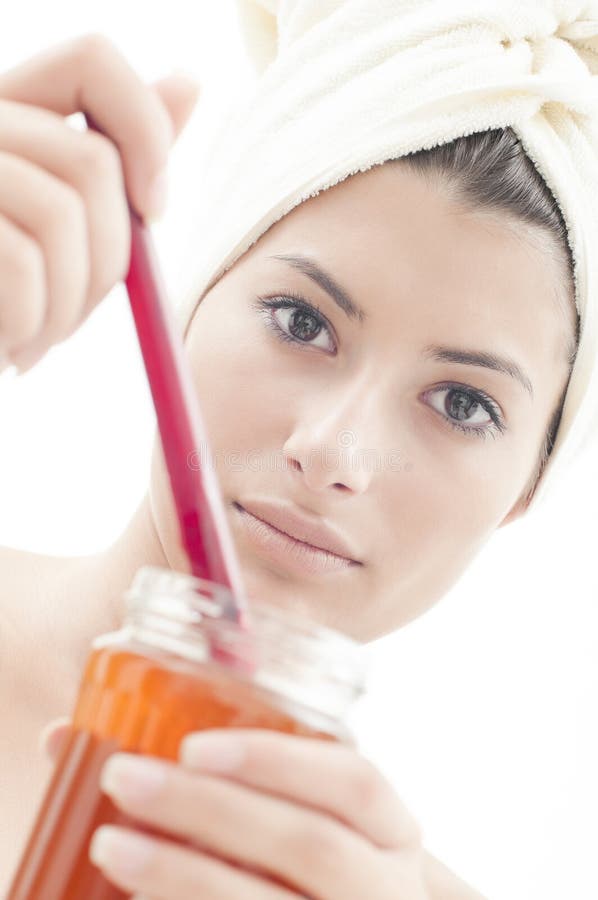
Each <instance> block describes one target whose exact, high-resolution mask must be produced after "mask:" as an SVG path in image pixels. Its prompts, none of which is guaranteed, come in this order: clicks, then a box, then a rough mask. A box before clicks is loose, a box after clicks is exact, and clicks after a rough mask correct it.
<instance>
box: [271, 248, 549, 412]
mask: <svg viewBox="0 0 598 900" xmlns="http://www.w3.org/2000/svg"><path fill="white" fill-rule="evenodd" d="M267 258H268V259H277V260H280V261H281V262H286V263H288V264H289V265H290V266H292V267H293V268H294V269H297V270H298V271H299V272H301V273H302V274H303V275H307V277H308V278H311V280H312V281H314V282H315V283H316V284H317V285H319V286H320V287H321V288H322V290H324V291H326V293H327V294H328V295H329V296H330V297H331V298H332V300H334V302H335V303H336V305H337V306H338V307H340V309H342V310H343V312H344V313H346V315H347V316H348V317H349V318H350V319H358V320H359V322H360V323H362V322H365V320H366V319H367V313H366V312H364V310H363V309H362V308H361V307H360V306H359V305H358V304H357V303H355V301H354V300H353V299H352V298H351V297H350V296H349V294H348V293H347V291H346V290H345V289H344V288H342V287H341V286H340V284H339V283H338V282H337V281H336V279H335V278H334V277H333V276H332V275H331V274H330V272H327V271H326V269H325V268H324V267H323V266H322V265H320V263H317V262H316V261H315V259H312V258H311V257H308V256H304V255H302V254H284V253H281V254H275V255H274V256H269V257H267ZM423 352H424V356H427V357H428V358H429V359H435V360H437V361H438V362H454V363H460V364H461V365H466V366H480V367H482V368H485V369H493V370H494V371H495V372H502V374H503V375H508V376H509V377H510V378H514V379H515V380H516V381H518V382H519V383H520V384H521V385H522V386H523V387H524V388H525V390H526V391H527V392H528V394H529V395H530V396H531V397H532V398H533V396H534V389H533V387H532V383H531V381H530V379H529V378H528V376H527V375H526V373H525V372H524V371H523V369H522V368H521V366H519V365H518V364H517V363H516V362H515V361H514V360H513V359H509V358H508V357H504V356H498V354H496V353H488V352H484V353H482V352H479V351H476V350H461V349H458V348H456V347H443V346H440V345H438V344H432V345H430V346H428V347H425V348H424V351H423Z"/></svg>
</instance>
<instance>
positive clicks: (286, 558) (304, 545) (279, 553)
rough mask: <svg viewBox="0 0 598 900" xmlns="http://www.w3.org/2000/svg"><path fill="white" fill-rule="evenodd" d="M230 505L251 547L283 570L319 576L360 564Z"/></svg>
mask: <svg viewBox="0 0 598 900" xmlns="http://www.w3.org/2000/svg"><path fill="white" fill-rule="evenodd" d="M232 505H233V508H234V509H235V510H236V512H237V514H238V516H237V519H238V521H239V523H240V525H241V527H242V528H243V532H244V534H245V536H246V537H247V538H248V539H249V540H250V542H251V543H252V544H253V546H254V548H256V549H257V550H258V552H259V553H260V555H262V556H265V557H266V558H267V559H268V560H269V561H270V562H275V563H277V564H278V565H279V566H282V567H283V568H285V569H287V570H291V571H293V572H294V573H296V574H299V575H314V576H317V575H320V576H323V575H326V574H328V573H333V572H334V573H336V574H339V573H342V572H347V571H349V570H352V569H354V568H355V567H356V566H360V565H361V563H359V562H357V561H356V560H354V559H351V558H349V557H346V556H342V555H340V554H338V553H334V552H333V551H331V550H328V549H324V548H322V547H318V546H317V545H315V544H311V543H309V542H307V541H304V540H301V539H299V538H297V537H294V536H293V535H291V534H288V533H287V532H285V531H283V530H282V529H281V528H279V527H277V526H275V525H273V524H272V523H271V522H269V521H267V520H266V519H263V518H261V517H260V516H257V515H255V514H254V513H251V512H249V510H248V509H246V508H245V507H244V506H242V505H241V504H240V503H237V502H236V501H233V504H232Z"/></svg>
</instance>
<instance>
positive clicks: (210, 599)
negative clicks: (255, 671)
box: [124, 565, 370, 682]
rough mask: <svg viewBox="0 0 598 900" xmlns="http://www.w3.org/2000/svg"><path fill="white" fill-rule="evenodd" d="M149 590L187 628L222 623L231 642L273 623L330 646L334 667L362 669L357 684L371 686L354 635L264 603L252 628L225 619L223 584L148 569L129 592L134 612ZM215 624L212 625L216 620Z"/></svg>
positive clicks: (255, 603) (252, 606) (253, 611)
mask: <svg viewBox="0 0 598 900" xmlns="http://www.w3.org/2000/svg"><path fill="white" fill-rule="evenodd" d="M148 591H152V592H154V594H155V595H158V596H157V597H155V598H154V602H157V603H158V605H159V603H160V599H161V598H160V595H161V594H162V592H164V596H163V602H162V606H161V608H162V609H163V611H164V613H165V614H168V616H169V617H172V618H174V619H176V620H177V621H179V622H180V623H181V624H196V625H197V624H199V623H200V622H201V621H203V622H205V623H207V622H210V624H211V622H214V623H217V625H218V627H222V628H225V629H226V632H227V638H228V639H229V640H231V641H233V642H234V641H237V640H239V641H242V640H244V639H246V638H247V637H248V636H250V634H251V622H252V620H253V621H255V622H256V624H257V623H258V622H260V623H261V624H262V626H263V624H265V623H267V624H269V625H271V626H273V627H274V628H276V627H278V628H279V629H280V630H281V634H282V633H283V632H282V629H286V630H287V632H288V629H289V627H290V628H291V629H292V636H293V639H295V640H298V641H300V642H301V643H302V644H304V645H307V644H308V643H312V644H313V643H314V641H315V642H316V643H318V644H321V643H325V646H326V655H327V658H328V660H329V662H330V664H332V663H334V662H336V663H341V664H342V663H344V662H346V663H349V661H350V663H351V665H352V666H354V667H356V669H357V672H356V673H355V674H356V675H357V679H358V681H359V682H365V681H366V680H367V676H368V674H369V669H370V665H369V659H366V653H365V650H364V646H363V644H361V643H360V642H359V641H357V640H355V639H354V638H351V637H349V636H348V635H346V634H344V633H342V632H340V631H337V630H335V629H333V628H330V627H329V626H327V625H323V624H321V623H320V622H318V621H316V620H315V619H313V618H311V617H309V616H306V615H302V614H301V613H298V612H297V611H296V610H293V609H289V608H287V607H284V606H280V605H278V604H276V603H274V602H272V601H269V600H263V599H262V598H254V597H252V598H251V601H250V603H249V605H248V610H247V622H248V627H244V626H242V625H240V624H239V623H238V622H236V621H234V620H231V619H227V618H223V617H222V615H221V614H222V611H223V609H227V608H230V602H229V598H230V594H231V590H230V588H228V587H227V586H226V585H222V584H218V583H216V582H213V581H209V580H207V579H204V578H200V577H198V576H195V575H191V574H188V573H186V572H179V571H176V570H174V569H168V568H166V567H163V566H154V565H144V566H142V567H141V568H139V569H138V570H137V572H136V573H135V575H134V578H133V581H132V583H131V586H130V588H129V589H128V590H127V591H125V594H124V598H125V603H126V608H127V610H128V611H129V612H134V611H135V610H136V609H138V603H140V602H141V601H142V600H145V599H146V598H147V594H148ZM210 620H211V621H210Z"/></svg>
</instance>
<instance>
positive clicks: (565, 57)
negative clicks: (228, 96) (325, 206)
mask: <svg viewBox="0 0 598 900" xmlns="http://www.w3.org/2000/svg"><path fill="white" fill-rule="evenodd" d="M237 3H238V11H239V15H240V23H241V28H242V32H243V35H244V38H245V40H246V43H247V49H248V51H249V54H250V57H251V59H252V61H253V63H254V65H255V69H256V73H257V77H256V79H255V81H254V82H253V83H250V84H249V85H247V86H246V87H244V88H243V89H241V86H240V93H239V96H238V99H235V101H234V102H233V103H232V104H231V106H230V107H229V108H228V109H227V111H226V112H225V115H224V117H223V119H222V120H221V122H220V123H219V126H218V129H217V131H216V132H215V133H214V135H213V136H212V143H211V150H210V156H209V163H208V165H207V166H206V167H205V168H204V171H203V172H202V173H200V178H201V181H200V183H199V184H198V186H197V191H198V193H197V202H198V205H199V207H200V211H198V213H197V214H196V216H195V219H194V222H193V258H194V260H195V263H194V269H193V271H192V273H191V276H190V279H189V282H188V286H186V287H185V290H184V291H183V296H182V297H181V300H180V304H179V306H178V314H179V318H180V321H181V323H182V324H184V325H187V324H188V323H189V321H190V318H191V316H192V314H193V311H194V310H195V308H196V305H197V301H198V299H199V297H200V296H201V295H202V294H203V293H204V292H205V290H206V288H208V287H209V286H211V284H212V283H213V282H215V281H216V280H217V279H218V277H219V276H220V275H221V274H222V273H223V272H224V271H226V270H227V269H228V268H230V266H232V265H233V263H234V262H235V261H236V260H237V259H238V258H239V257H240V256H241V255H242V254H243V253H244V252H245V251H246V250H247V249H248V248H249V247H250V246H251V245H252V244H253V243H254V242H255V241H256V240H257V239H258V238H259V237H260V236H261V235H262V234H263V233H264V232H265V231H266V230H267V229H268V228H269V227H270V226H271V225H272V224H273V223H274V222H276V221H277V220H278V219H280V218H281V217H282V216H284V215H285V213H287V212H289V211H290V210H291V209H292V208H293V207H294V206H296V205H297V204H298V203H301V202H302V201H303V200H306V199H307V198H309V197H312V196H314V195H316V194H317V193H319V192H320V191H322V190H324V189H326V188H328V187H331V186H332V185H334V184H336V183H337V182H339V181H341V180H343V179H344V178H345V177H347V176H348V175H350V174H353V173H356V172H358V171H365V170H367V169H369V168H370V167H371V166H373V165H375V164H378V163H381V162H383V161H384V160H386V159H388V158H391V157H397V156H401V155H404V154H406V153H409V152H412V151H415V150H420V149H427V148H430V147H433V146H436V145H437V144H440V143H445V142H447V141H449V140H453V139H454V138H457V137H461V136H464V135H467V134H471V133H473V132H477V131H485V130H488V129H492V128H499V127H506V126H511V127H512V128H513V130H514V131H515V132H516V133H517V135H518V136H519V138H520V139H521V141H522V143H523V146H524V148H525V149H526V152H527V153H528V155H529V156H530V157H531V159H532V160H533V162H534V163H535V165H536V167H537V169H538V170H539V171H540V173H541V174H542V176H543V177H544V180H545V181H546V183H547V184H548V186H549V188H550V189H551V191H552V193H553V194H554V196H555V198H556V200H557V202H558V204H559V206H560V208H561V211H562V213H563V216H564V219H565V222H566V224H567V227H568V234H569V243H570V246H571V250H572V253H573V260H574V267H575V271H574V275H575V282H576V303H577V308H578V311H579V314H580V317H581V338H580V345H579V350H578V354H577V360H576V363H575V366H574V369H573V372H572V376H571V380H570V384H569V389H568V392H567V396H566V400H565V405H564V408H563V414H562V418H561V422H560V427H559V430H558V434H557V438H556V442H555V446H554V448H553V450H552V453H551V455H550V457H549V461H548V464H547V466H546V468H545V470H544V473H543V476H542V479H541V481H540V484H539V486H538V488H537V490H536V493H535V495H534V499H533V501H532V506H535V505H537V503H538V501H539V499H540V498H542V497H544V496H545V494H546V492H547V485H548V484H551V483H553V482H554V481H555V480H556V479H557V478H558V476H559V473H560V472H562V471H565V470H566V469H567V468H568V466H569V465H570V463H571V461H572V460H573V459H574V458H576V457H577V456H578V455H579V454H580V452H583V451H585V450H586V449H587V448H588V441H589V440H590V439H591V438H595V437H596V434H597V429H598V375H597V371H596V370H597V367H598V366H597V362H598V317H597V304H598V77H597V73H598V0H585V2H584V0H237Z"/></svg>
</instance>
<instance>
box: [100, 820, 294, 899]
mask: <svg viewBox="0 0 598 900" xmlns="http://www.w3.org/2000/svg"><path fill="white" fill-rule="evenodd" d="M127 839H128V841H127ZM126 841H127V842H126ZM90 858H91V859H92V861H93V862H94V863H95V864H96V865H98V866H99V867H100V868H101V870H102V872H103V873H104V874H105V875H106V877H107V878H108V879H110V881H112V882H113V883H114V884H116V885H117V886H118V887H120V888H122V889H123V890H124V891H137V892H139V891H142V892H143V896H144V897H145V896H151V897H152V898H160V900H175V898H176V900H198V898H199V897H205V898H206V900H207V898H208V897H214V898H216V897H219V898H222V900H225V898H230V900H233V898H237V897H242V898H243V900H298V898H297V894H296V893H293V892H292V891H288V890H286V888H284V887H280V886H278V885H274V884H271V883H269V882H268V881H267V880H266V879H263V878H259V877H256V876H255V875H252V874H250V873H248V872H243V871H241V870H239V869H237V868H235V867H234V866H233V865H229V864H228V863H226V862H224V861H221V860H217V859H213V858H212V857H210V856H208V855H206V854H203V853H201V852H200V851H199V850H196V849H187V848H184V847H180V846H178V845H176V844H174V843H172V842H170V841H164V840H156V839H154V838H149V837H146V836H145V835H143V836H142V835H140V834H139V833H138V832H135V831H132V830H131V829H127V828H120V827H115V826H112V825H103V826H102V827H101V828H98V830H97V831H96V832H95V834H94V837H93V840H92V842H91V846H90Z"/></svg>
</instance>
